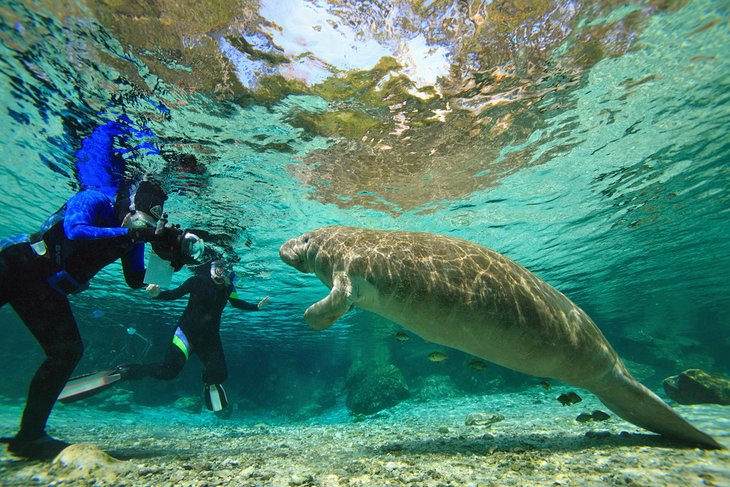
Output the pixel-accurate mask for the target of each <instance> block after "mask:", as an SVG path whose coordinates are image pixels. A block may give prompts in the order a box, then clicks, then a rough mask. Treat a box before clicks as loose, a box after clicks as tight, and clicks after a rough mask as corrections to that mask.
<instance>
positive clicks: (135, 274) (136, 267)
mask: <svg viewBox="0 0 730 487" xmlns="http://www.w3.org/2000/svg"><path fill="white" fill-rule="evenodd" d="M122 269H123V270H124V280H125V281H126V282H127V286H129V287H131V288H132V289H139V288H141V287H142V286H144V274H145V268H144V244H143V243H137V244H134V246H133V247H132V249H131V250H130V251H129V252H127V253H126V254H124V255H123V256H122Z"/></svg>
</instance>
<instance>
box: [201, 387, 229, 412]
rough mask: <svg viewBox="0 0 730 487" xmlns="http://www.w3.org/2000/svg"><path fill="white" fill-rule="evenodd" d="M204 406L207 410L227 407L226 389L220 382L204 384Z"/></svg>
mask: <svg viewBox="0 0 730 487" xmlns="http://www.w3.org/2000/svg"><path fill="white" fill-rule="evenodd" d="M205 407H206V408H208V410H209V411H220V410H222V409H225V408H226V407H228V397H227V396H226V391H225V389H223V386H222V385H220V384H206V385H205Z"/></svg>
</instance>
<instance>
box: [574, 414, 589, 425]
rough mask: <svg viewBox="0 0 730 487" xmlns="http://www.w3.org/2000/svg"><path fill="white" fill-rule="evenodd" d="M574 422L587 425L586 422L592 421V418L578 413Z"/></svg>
mask: <svg viewBox="0 0 730 487" xmlns="http://www.w3.org/2000/svg"><path fill="white" fill-rule="evenodd" d="M575 420H576V421H578V422H579V423H587V422H588V421H593V416H592V415H590V414H588V413H580V414H579V415H578V417H577V418H575Z"/></svg>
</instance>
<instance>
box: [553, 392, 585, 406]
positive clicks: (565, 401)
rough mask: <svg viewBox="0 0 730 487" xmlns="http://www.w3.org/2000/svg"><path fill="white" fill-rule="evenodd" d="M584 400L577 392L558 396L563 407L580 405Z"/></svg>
mask: <svg viewBox="0 0 730 487" xmlns="http://www.w3.org/2000/svg"><path fill="white" fill-rule="evenodd" d="M582 400H583V398H581V397H580V396H579V395H578V394H576V393H575V392H572V391H571V392H568V393H567V394H560V395H559V396H558V401H560V404H562V405H563V406H570V405H571V404H578V403H579V402H581V401H582Z"/></svg>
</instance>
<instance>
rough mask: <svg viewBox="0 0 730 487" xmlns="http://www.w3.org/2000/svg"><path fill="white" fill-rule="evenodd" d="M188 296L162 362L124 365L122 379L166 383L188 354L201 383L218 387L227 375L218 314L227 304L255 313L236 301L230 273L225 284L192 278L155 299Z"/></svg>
mask: <svg viewBox="0 0 730 487" xmlns="http://www.w3.org/2000/svg"><path fill="white" fill-rule="evenodd" d="M187 294H189V295H190V298H189V299H188V305H187V307H186V308H185V311H184V312H183V314H182V316H181V317H180V320H179V322H178V327H177V329H176V330H175V334H174V336H173V339H172V343H171V344H170V346H169V347H168V349H167V353H166V355H165V360H164V362H162V363H159V364H149V365H136V364H130V365H127V366H125V367H126V368H127V371H128V374H127V375H126V376H125V378H129V379H140V378H142V377H145V376H149V377H154V378H156V379H162V380H170V379H173V378H175V377H176V376H177V375H178V374H179V373H180V371H181V370H182V368H183V366H184V365H185V362H186V361H187V358H188V356H189V354H190V353H194V354H196V355H197V356H198V357H199V358H200V361H201V362H202V363H203V366H204V370H203V382H204V383H205V384H221V383H222V382H223V381H225V380H226V377H227V376H228V372H227V368H226V359H225V355H224V353H223V346H222V344H221V338H220V325H221V315H222V314H223V309H224V308H225V307H226V304H227V303H230V304H231V305H232V306H233V307H235V308H238V309H243V310H247V311H258V310H259V307H258V305H256V304H251V303H248V302H246V301H244V300H242V299H238V295H237V294H236V288H235V286H234V285H233V274H232V276H231V279H230V280H229V281H227V282H226V283H225V284H216V283H215V282H213V280H212V279H211V278H210V277H209V276H208V275H200V274H199V275H195V276H192V277H190V278H189V279H187V280H186V281H185V282H184V283H183V284H182V285H181V286H180V287H178V288H176V289H171V290H169V291H162V292H161V293H160V294H159V295H158V296H157V297H156V298H155V299H160V300H163V301H172V300H175V299H178V298H181V297H183V296H185V295H187Z"/></svg>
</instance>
